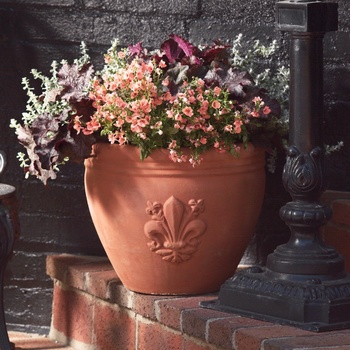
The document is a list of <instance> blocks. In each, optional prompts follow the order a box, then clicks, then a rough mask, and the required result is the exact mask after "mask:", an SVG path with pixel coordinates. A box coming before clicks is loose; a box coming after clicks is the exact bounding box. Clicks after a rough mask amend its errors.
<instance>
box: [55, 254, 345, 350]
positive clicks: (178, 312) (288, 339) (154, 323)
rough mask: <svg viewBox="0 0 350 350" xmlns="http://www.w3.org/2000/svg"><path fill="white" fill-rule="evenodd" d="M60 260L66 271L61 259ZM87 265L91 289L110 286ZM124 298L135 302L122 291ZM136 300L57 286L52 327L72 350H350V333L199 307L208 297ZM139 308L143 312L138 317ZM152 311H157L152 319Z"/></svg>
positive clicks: (93, 267)
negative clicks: (124, 302)
mask: <svg viewBox="0 0 350 350" xmlns="http://www.w3.org/2000/svg"><path fill="white" fill-rule="evenodd" d="M66 258H67V262H68V261H72V259H71V258H70V257H68V256H66ZM59 259H60V260H61V265H64V264H63V263H62V259H63V258H62V257H59ZM79 260H80V259H79V258H77V260H76V263H78V261H79ZM80 262H81V260H80ZM73 264H74V261H73ZM86 265H88V264H86ZM89 265H90V266H91V271H93V273H92V274H91V283H92V282H93V280H95V283H98V282H100V281H101V280H102V279H103V278H104V277H103V276H105V277H106V280H108V278H109V277H108V275H107V276H106V275H105V271H100V272H98V269H99V267H100V266H101V265H100V263H99V261H98V259H97V260H96V266H93V264H92V263H90V264H89ZM66 269H67V271H68V270H69V266H67V267H66ZM87 273H88V272H87ZM80 277H81V278H83V277H82V275H80ZM73 282H74V281H73ZM74 283H76V282H74ZM122 288H124V287H122ZM124 290H125V288H124ZM118 291H119V292H120V291H121V290H120V289H119V290H118ZM118 291H115V293H117V292H118ZM125 294H129V296H130V297H131V298H132V296H133V295H134V296H135V293H132V292H130V291H126V290H125ZM138 295H139V298H140V299H138V303H135V304H133V303H130V304H129V307H125V306H121V305H118V304H117V303H115V302H110V301H106V300H102V299H100V298H98V297H97V296H95V295H91V294H89V293H86V292H82V291H80V290H79V289H75V288H71V287H70V286H67V285H62V284H61V283H58V282H57V283H56V284H55V295H54V303H53V312H54V317H53V323H52V325H53V327H54V329H55V330H56V331H59V332H60V335H62V334H64V335H65V339H68V343H69V341H70V342H71V345H73V344H74V347H75V349H76V350H85V349H94V350H109V349H111V350H114V349H123V350H124V349H125V350H136V349H137V350H141V349H142V350H151V349H152V350H158V349H159V350H165V349H166V350H172V349H174V350H175V349H176V350H224V349H230V350H319V349H322V350H335V349H340V350H344V349H350V332H349V330H340V331H331V332H324V333H316V332H309V331H305V330H302V329H298V328H294V327H289V326H281V325H278V324H273V323H269V322H263V321H259V320H254V319H248V318H245V317H241V316H237V315H234V314H228V313H222V312H218V311H215V310H210V309H202V308H199V307H198V300H199V299H201V298H202V300H209V299H211V298H213V296H212V295H211V296H210V295H207V296H203V297H200V296H195V297H193V296H190V297H176V298H165V297H161V296H152V295H140V294H138ZM142 303H143V304H147V306H146V307H145V309H142V308H141V309H140V311H141V313H139V311H137V310H139V309H138V308H139V304H142ZM152 305H153V307H152ZM152 308H153V309H154V310H156V311H155V314H156V318H154V315H153V314H152V313H151V309H152ZM145 310H148V311H147V312H146V311H145ZM148 313H150V316H147V314H148ZM52 334H55V333H54V332H53V333H52Z"/></svg>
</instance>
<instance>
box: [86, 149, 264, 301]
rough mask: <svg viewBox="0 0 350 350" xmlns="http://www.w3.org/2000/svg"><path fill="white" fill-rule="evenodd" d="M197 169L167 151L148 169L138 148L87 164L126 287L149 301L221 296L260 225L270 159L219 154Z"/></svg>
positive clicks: (103, 231)
mask: <svg viewBox="0 0 350 350" xmlns="http://www.w3.org/2000/svg"><path fill="white" fill-rule="evenodd" d="M203 158H204V160H203V162H202V164H201V165H200V166H198V167H195V168H193V167H192V166H191V165H190V164H189V163H181V164H175V163H173V162H172V161H170V160H169V158H168V151H167V150H157V151H155V152H153V153H152V155H151V156H150V157H149V158H147V159H146V160H144V161H143V162H142V161H141V160H140V157H139V150H138V149H137V148H136V147H133V146H122V147H121V146H118V145H110V144H96V145H94V155H93V157H91V158H89V159H88V160H86V162H85V187H86V195H87V200H88V204H89V209H90V213H91V216H92V219H93V222H94V224H95V227H96V230H97V232H98V235H99V237H100V240H101V242H102V244H103V246H104V249H105V250H106V253H107V255H108V258H109V259H110V261H111V263H112V265H113V267H114V269H115V271H116V273H117V274H118V276H119V277H120V279H121V281H122V282H123V284H124V285H125V286H126V287H127V288H128V289H131V290H133V291H136V292H141V293H148V294H199V293H207V292H213V291H217V290H218V289H219V287H220V285H221V284H222V283H223V282H224V281H225V280H226V279H227V278H229V277H230V276H231V275H232V274H233V273H234V271H235V269H236V267H237V265H238V263H239V261H240V259H241V257H242V255H243V253H244V250H245V249H246V247H247V245H248V243H249V241H250V239H251V237H252V234H253V233H254V229H255V226H256V223H257V220H258V217H259V213H260V209H261V205H262V201H263V196H264V189H265V169H264V164H265V155H264V151H263V150H261V149H255V148H254V147H253V146H252V145H250V146H249V148H248V149H247V150H242V151H241V155H240V157H239V158H236V157H233V156H231V155H229V154H223V153H217V152H216V151H214V150H212V151H209V152H207V153H205V154H204V156H203Z"/></svg>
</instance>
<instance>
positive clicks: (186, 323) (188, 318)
mask: <svg viewBox="0 0 350 350" xmlns="http://www.w3.org/2000/svg"><path fill="white" fill-rule="evenodd" d="M230 317H232V315H230V314H227V313H223V312H220V311H215V310H209V309H200V308H198V307H196V308H194V309H189V310H184V311H183V312H182V313H181V328H182V331H183V332H185V333H186V334H189V335H191V336H193V337H196V338H200V339H207V338H208V332H207V325H208V324H209V323H210V322H211V321H212V320H214V319H222V318H230Z"/></svg>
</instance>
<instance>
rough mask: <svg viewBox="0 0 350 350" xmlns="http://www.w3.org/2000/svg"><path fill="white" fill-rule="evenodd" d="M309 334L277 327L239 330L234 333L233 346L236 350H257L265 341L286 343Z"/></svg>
mask: <svg viewBox="0 0 350 350" xmlns="http://www.w3.org/2000/svg"><path fill="white" fill-rule="evenodd" d="M310 334H313V333H311V332H307V331H304V330H301V329H298V328H292V327H287V326H278V325H270V326H264V327H253V328H241V329H237V331H236V332H235V338H234V345H235V346H236V347H235V349H236V350H259V349H260V346H261V343H262V342H263V341H264V340H266V339H272V338H286V339H287V343H288V342H289V341H290V340H291V339H293V338H295V337H297V336H303V335H304V336H305V335H310ZM267 349H268V348H266V347H264V350H267ZM272 349H273V348H270V350H272ZM276 349H278V348H276ZM276 349H274V350H276ZM282 349H283V348H282ZM287 349H288V348H287Z"/></svg>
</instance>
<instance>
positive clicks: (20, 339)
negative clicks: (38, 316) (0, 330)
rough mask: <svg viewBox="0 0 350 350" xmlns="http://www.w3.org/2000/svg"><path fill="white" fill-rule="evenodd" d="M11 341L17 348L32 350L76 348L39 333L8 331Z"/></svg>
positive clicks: (70, 349)
mask: <svg viewBox="0 0 350 350" xmlns="http://www.w3.org/2000/svg"><path fill="white" fill-rule="evenodd" d="M8 335H9V338H10V341H11V342H12V343H14V344H15V350H16V349H18V350H20V349H23V350H24V349H31V350H50V349H60V350H74V349H73V348H72V347H70V346H65V345H62V344H60V343H59V342H57V341H56V340H53V339H49V338H47V337H45V336H42V335H38V334H29V333H22V332H13V331H10V332H8Z"/></svg>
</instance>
